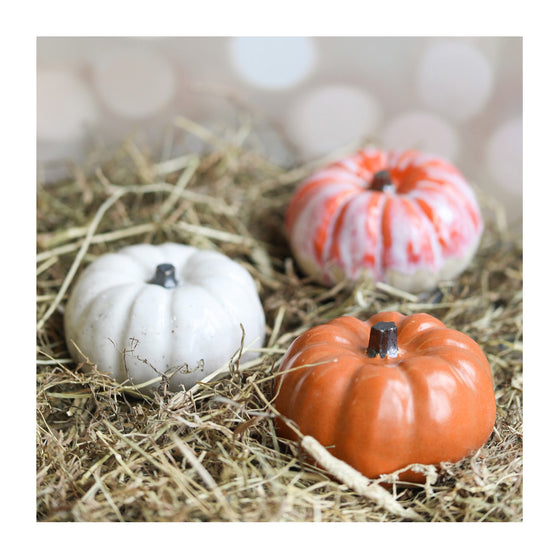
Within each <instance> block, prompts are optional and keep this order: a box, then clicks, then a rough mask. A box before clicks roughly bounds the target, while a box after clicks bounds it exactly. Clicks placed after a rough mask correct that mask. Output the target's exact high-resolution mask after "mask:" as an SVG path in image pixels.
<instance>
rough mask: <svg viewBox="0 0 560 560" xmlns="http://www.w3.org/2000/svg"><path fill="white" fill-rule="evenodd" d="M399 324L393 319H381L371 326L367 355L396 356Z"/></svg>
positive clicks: (371, 356) (373, 356)
mask: <svg viewBox="0 0 560 560" xmlns="http://www.w3.org/2000/svg"><path fill="white" fill-rule="evenodd" d="M398 352H399V348H398V346H397V325H396V324H395V323H394V322H393V321H379V322H378V323H375V325H373V326H372V327H371V330H370V333H369V344H368V347H367V355H368V357H369V358H375V357H376V356H379V357H380V358H387V357H388V358H396V357H397V354H398Z"/></svg>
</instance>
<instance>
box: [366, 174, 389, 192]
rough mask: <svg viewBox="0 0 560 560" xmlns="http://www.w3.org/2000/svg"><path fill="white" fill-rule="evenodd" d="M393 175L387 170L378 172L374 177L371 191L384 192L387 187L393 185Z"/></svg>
mask: <svg viewBox="0 0 560 560" xmlns="http://www.w3.org/2000/svg"><path fill="white" fill-rule="evenodd" d="M392 184H393V181H392V180H391V175H390V174H389V172H388V171H387V170H386V169H382V170H381V171H378V172H377V173H376V174H375V175H374V176H373V181H372V182H371V185H370V189H371V190H373V191H384V190H385V187H388V186H389V185H392Z"/></svg>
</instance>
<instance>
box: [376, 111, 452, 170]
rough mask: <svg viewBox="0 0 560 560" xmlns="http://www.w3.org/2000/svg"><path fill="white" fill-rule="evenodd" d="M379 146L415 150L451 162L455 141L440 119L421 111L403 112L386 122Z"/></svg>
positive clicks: (446, 124)
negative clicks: (436, 155) (381, 144)
mask: <svg viewBox="0 0 560 560" xmlns="http://www.w3.org/2000/svg"><path fill="white" fill-rule="evenodd" d="M381 140H382V143H383V146H384V147H386V148H391V149H417V150H422V151H425V152H430V153H433V154H438V155H440V156H442V157H444V158H447V159H448V160H455V158H456V157H457V152H458V148H459V139H458V137H457V133H456V131H455V129H454V128H453V127H452V126H451V125H449V124H448V123H447V122H446V121H445V120H444V119H442V118H441V117H438V116H437V115H434V114H432V113H427V112H423V111H414V112H410V113H403V114H401V115H398V116H397V117H395V118H394V119H393V120H392V121H390V122H389V123H388V124H387V125H386V126H385V128H384V129H383V132H382V134H381Z"/></svg>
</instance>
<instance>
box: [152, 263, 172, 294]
mask: <svg viewBox="0 0 560 560" xmlns="http://www.w3.org/2000/svg"><path fill="white" fill-rule="evenodd" d="M148 284H156V285H158V286H161V287H162V288H168V289H171V288H176V287H177V284H178V282H177V279H176V278H175V267H174V266H173V265H172V264H169V263H163V264H158V265H157V267H156V273H155V275H154V277H153V278H152V279H151V280H150V281H149V282H148Z"/></svg>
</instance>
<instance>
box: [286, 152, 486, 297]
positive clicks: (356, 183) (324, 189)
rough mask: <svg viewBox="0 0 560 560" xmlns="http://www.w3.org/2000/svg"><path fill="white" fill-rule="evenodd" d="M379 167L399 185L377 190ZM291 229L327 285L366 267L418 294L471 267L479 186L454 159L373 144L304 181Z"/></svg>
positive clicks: (309, 267) (299, 251)
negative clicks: (473, 185) (475, 189)
mask: <svg viewBox="0 0 560 560" xmlns="http://www.w3.org/2000/svg"><path fill="white" fill-rule="evenodd" d="M379 171H386V172H387V173H388V174H389V176H390V182H391V185H388V186H386V187H385V188H384V189H380V190H375V189H372V188H371V187H372V181H373V179H374V176H375V174H376V173H378V172H379ZM286 228H287V233H288V237H289V240H290V244H291V247H292V250H293V252H294V255H295V257H296V259H297V261H298V263H299V265H300V266H301V268H302V269H303V271H304V272H305V273H307V274H309V275H310V276H312V277H314V278H316V279H317V280H319V281H321V282H323V283H325V284H332V283H334V282H336V281H338V280H340V279H342V278H350V279H351V280H356V279H358V278H359V277H360V275H361V274H363V273H365V274H367V275H368V276H369V277H370V278H372V279H373V280H375V281H385V282H388V283H390V284H392V285H395V286H397V287H400V288H403V289H407V290H410V291H413V292H417V291H421V290H425V289H429V288H432V287H433V286H434V285H435V284H436V283H437V282H438V281H440V280H446V279H449V278H452V277H454V276H455V275H457V274H458V273H460V272H461V271H462V270H463V269H464V268H465V267H466V266H467V264H468V262H469V261H470V259H471V258H472V255H473V254H474V252H475V250H476V248H477V246H478V243H479V239H480V235H481V233H482V218H481V215H480V210H479V207H478V204H477V201H476V198H475V196H474V193H473V191H472V189H471V187H470V186H469V185H468V184H467V182H466V181H465V179H464V177H463V176H462V175H461V173H460V172H459V171H458V170H457V169H456V168H455V167H454V166H453V165H451V164H450V163H448V162H446V161H444V160H442V159H440V158H437V157H435V156H430V155H426V154H423V153H421V152H417V151H413V150H408V151H404V152H398V151H391V152H384V151H380V150H375V149H366V150H362V151H360V152H358V153H357V154H355V155H353V156H351V157H348V158H345V159H342V160H341V161H338V162H335V163H333V164H331V165H329V166H328V167H326V168H324V169H322V170H320V171H318V172H316V173H315V174H313V175H312V176H311V177H309V178H308V179H307V180H306V181H304V182H303V183H302V184H301V185H300V186H299V187H298V189H297V190H296V192H295V193H294V196H293V197H292V200H291V201H290V204H289V206H288V210H287V212H286Z"/></svg>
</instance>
